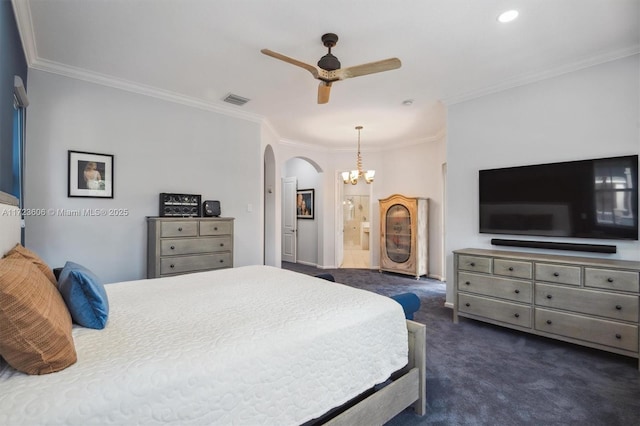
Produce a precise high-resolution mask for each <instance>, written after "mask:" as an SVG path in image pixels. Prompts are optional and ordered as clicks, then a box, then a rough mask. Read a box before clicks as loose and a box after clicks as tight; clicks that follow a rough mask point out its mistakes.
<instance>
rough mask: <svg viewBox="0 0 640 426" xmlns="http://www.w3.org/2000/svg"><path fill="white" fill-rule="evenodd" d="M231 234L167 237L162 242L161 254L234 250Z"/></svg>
mask: <svg viewBox="0 0 640 426" xmlns="http://www.w3.org/2000/svg"><path fill="white" fill-rule="evenodd" d="M232 249H233V247H232V245H231V236H224V237H208V238H185V239H168V240H167V239H165V240H162V241H161V242H160V255H161V256H171V255H179V254H194V253H211V252H218V251H227V250H232Z"/></svg>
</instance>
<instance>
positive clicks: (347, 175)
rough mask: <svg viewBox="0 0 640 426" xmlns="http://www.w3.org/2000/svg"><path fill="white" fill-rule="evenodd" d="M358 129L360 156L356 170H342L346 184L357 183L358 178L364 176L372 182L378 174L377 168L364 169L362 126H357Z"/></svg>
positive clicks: (357, 159) (367, 180)
mask: <svg viewBox="0 0 640 426" xmlns="http://www.w3.org/2000/svg"><path fill="white" fill-rule="evenodd" d="M356 130H357V131H358V156H357V158H356V167H357V169H356V170H351V171H350V172H342V181H343V182H344V183H345V184H348V183H350V184H351V185H357V184H358V179H360V178H363V179H364V180H365V182H367V183H371V182H373V178H374V176H375V174H376V171H375V170H366V171H364V170H362V155H360V131H361V130H362V126H356Z"/></svg>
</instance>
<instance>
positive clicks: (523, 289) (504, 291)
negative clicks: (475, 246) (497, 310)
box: [458, 272, 533, 303]
mask: <svg viewBox="0 0 640 426" xmlns="http://www.w3.org/2000/svg"><path fill="white" fill-rule="evenodd" d="M458 291H464V292H469V293H476V294H481V295H485V296H492V297H500V298H502V299H508V300H513V301H516V302H522V303H531V300H532V297H531V295H532V293H533V291H532V284H531V282H530V281H519V280H511V279H508V278H498V277H492V276H489V275H478V274H470V273H468V272H458Z"/></svg>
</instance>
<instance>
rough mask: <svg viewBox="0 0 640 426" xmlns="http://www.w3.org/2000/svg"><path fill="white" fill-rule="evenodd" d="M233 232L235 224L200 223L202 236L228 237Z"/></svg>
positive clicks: (225, 222) (220, 222) (221, 222)
mask: <svg viewBox="0 0 640 426" xmlns="http://www.w3.org/2000/svg"><path fill="white" fill-rule="evenodd" d="M232 232H233V222H228V221H224V222H223V221H219V222H218V221H216V222H209V221H207V222H204V221H202V222H200V235H227V234H231V233H232Z"/></svg>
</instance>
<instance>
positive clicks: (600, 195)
mask: <svg viewBox="0 0 640 426" xmlns="http://www.w3.org/2000/svg"><path fill="white" fill-rule="evenodd" d="M479 186H480V188H479V189H480V192H479V198H480V232H481V233H489V234H513V235H535V236H551V237H571V238H598V239H621V240H637V239H638V156H637V155H628V156H623V157H612V158H598V159H592V160H581V161H569V162H562V163H551V164H536V165H529V166H521V167H508V168H500V169H491V170H480V172H479Z"/></svg>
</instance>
